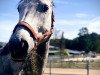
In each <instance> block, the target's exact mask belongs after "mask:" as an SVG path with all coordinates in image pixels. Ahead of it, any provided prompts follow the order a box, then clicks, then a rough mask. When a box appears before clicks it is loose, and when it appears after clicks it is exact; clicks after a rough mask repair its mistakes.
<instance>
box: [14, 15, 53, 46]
mask: <svg viewBox="0 0 100 75" xmlns="http://www.w3.org/2000/svg"><path fill="white" fill-rule="evenodd" d="M51 19H52V20H51V21H52V24H51V29H50V30H49V31H47V32H46V33H44V34H42V35H41V36H38V34H37V33H36V32H35V31H34V29H33V28H32V27H31V25H29V24H28V23H27V22H24V21H21V22H18V24H17V25H16V26H15V28H14V30H13V34H14V33H15V31H16V29H17V27H19V26H23V27H25V28H27V29H28V30H29V31H30V32H31V34H32V37H33V38H34V39H35V43H34V45H35V46H37V44H39V43H41V42H44V41H45V42H47V41H48V40H49V38H50V36H51V34H52V33H53V28H54V15H53V13H52V18H51ZM44 39H45V40H44Z"/></svg>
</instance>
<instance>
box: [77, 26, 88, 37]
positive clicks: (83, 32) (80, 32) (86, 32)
mask: <svg viewBox="0 0 100 75" xmlns="http://www.w3.org/2000/svg"><path fill="white" fill-rule="evenodd" d="M86 34H88V29H87V28H86V27H83V28H82V29H80V30H79V34H78V35H79V36H84V35H86Z"/></svg>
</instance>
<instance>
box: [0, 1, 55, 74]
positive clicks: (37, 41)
mask: <svg viewBox="0 0 100 75" xmlns="http://www.w3.org/2000/svg"><path fill="white" fill-rule="evenodd" d="M17 9H18V12H19V22H18V23H17V25H16V26H15V28H14V30H13V32H12V35H11V37H10V39H9V42H8V43H7V44H6V46H4V47H3V48H2V49H1V50H0V75H42V74H43V68H44V67H45V64H46V61H47V57H48V50H49V39H50V37H51V35H52V33H53V28H54V24H53V23H54V14H53V1H52V0H20V1H19V3H18V7H17Z"/></svg>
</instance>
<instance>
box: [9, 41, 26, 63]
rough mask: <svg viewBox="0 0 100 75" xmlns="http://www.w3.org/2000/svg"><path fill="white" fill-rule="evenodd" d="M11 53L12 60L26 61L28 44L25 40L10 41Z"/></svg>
mask: <svg viewBox="0 0 100 75" xmlns="http://www.w3.org/2000/svg"><path fill="white" fill-rule="evenodd" d="M9 51H10V53H11V58H12V60H14V61H24V60H25V58H26V56H27V51H28V43H27V42H26V41H25V40H21V41H19V40H14V39H11V40H10V41H9Z"/></svg>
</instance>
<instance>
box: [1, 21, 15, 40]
mask: <svg viewBox="0 0 100 75" xmlns="http://www.w3.org/2000/svg"><path fill="white" fill-rule="evenodd" d="M16 23H17V22H16V21H6V20H5V21H0V41H2V42H8V40H9V38H10V36H11V33H12V31H13V29H14V26H15V24H16Z"/></svg>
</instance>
